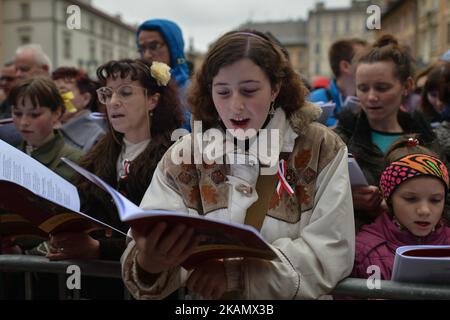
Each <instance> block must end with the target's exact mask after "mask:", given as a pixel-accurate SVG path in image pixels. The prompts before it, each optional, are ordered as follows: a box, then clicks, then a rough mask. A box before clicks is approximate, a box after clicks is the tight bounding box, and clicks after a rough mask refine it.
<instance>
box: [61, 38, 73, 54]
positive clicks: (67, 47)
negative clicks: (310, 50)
mask: <svg viewBox="0 0 450 320" xmlns="http://www.w3.org/2000/svg"><path fill="white" fill-rule="evenodd" d="M63 39H64V40H63V41H64V42H63V44H64V45H63V51H64V58H65V59H72V38H71V37H70V35H69V34H67V33H65V34H64V35H63Z"/></svg>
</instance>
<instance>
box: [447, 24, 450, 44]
mask: <svg viewBox="0 0 450 320" xmlns="http://www.w3.org/2000/svg"><path fill="white" fill-rule="evenodd" d="M447 42H448V43H450V23H449V24H448V25H447Z"/></svg>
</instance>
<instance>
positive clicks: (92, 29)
mask: <svg viewBox="0 0 450 320" xmlns="http://www.w3.org/2000/svg"><path fill="white" fill-rule="evenodd" d="M89 32H90V33H92V34H95V20H94V18H90V19H89Z"/></svg>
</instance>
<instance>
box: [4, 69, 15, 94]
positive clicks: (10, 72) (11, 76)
mask: <svg viewBox="0 0 450 320" xmlns="http://www.w3.org/2000/svg"><path fill="white" fill-rule="evenodd" d="M16 82H17V81H16V69H15V68H14V65H11V66H7V67H3V68H2V69H0V89H3V92H5V94H6V95H8V94H9V92H10V91H11V89H12V87H14V85H15V84H16Z"/></svg>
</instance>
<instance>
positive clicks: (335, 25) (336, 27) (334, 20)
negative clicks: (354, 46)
mask: <svg viewBox="0 0 450 320" xmlns="http://www.w3.org/2000/svg"><path fill="white" fill-rule="evenodd" d="M331 32H332V33H333V34H334V35H336V34H337V33H338V19H337V17H336V16H334V17H333V25H332V30H331Z"/></svg>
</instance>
